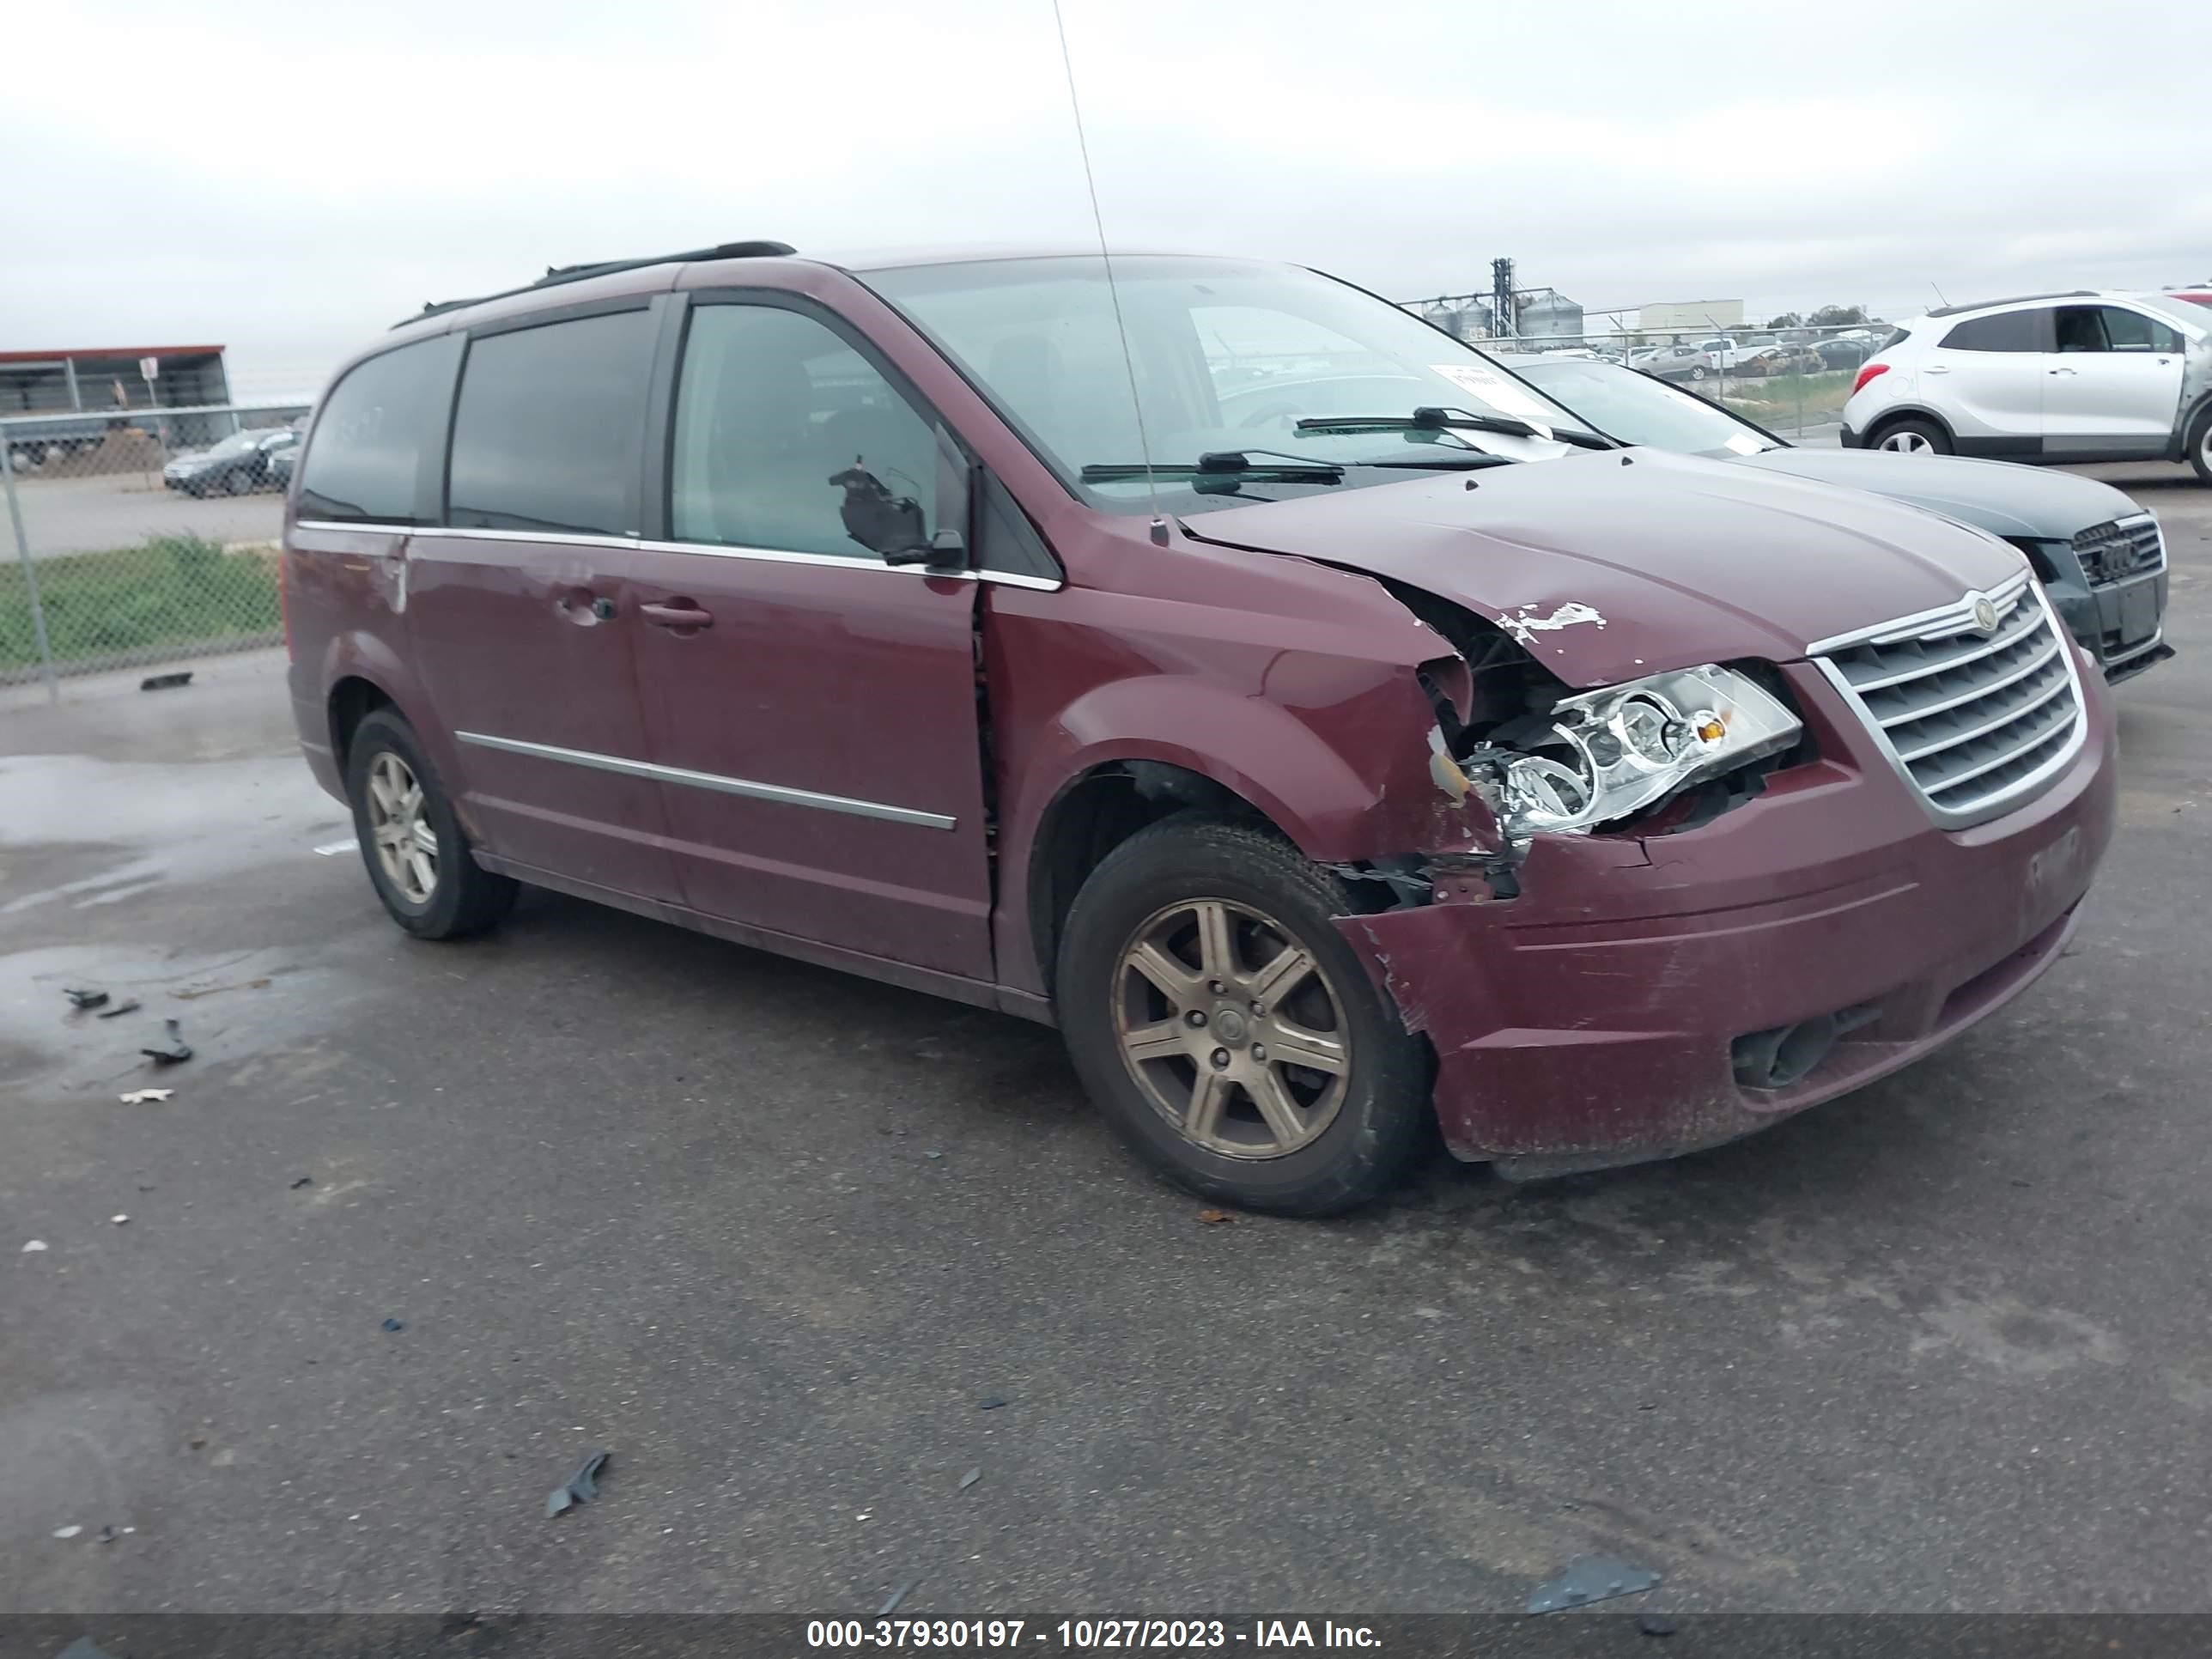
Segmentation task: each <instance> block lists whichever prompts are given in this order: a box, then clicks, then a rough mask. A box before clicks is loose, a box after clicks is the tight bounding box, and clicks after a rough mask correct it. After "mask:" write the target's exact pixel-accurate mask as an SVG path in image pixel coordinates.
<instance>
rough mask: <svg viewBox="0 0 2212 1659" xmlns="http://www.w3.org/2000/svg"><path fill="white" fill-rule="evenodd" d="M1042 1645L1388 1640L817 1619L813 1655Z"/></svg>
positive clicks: (1127, 1623)
mask: <svg viewBox="0 0 2212 1659" xmlns="http://www.w3.org/2000/svg"><path fill="white" fill-rule="evenodd" d="M1024 1644H1044V1645H1046V1646H1048V1647H1053V1648H1065V1649H1072V1650H1081V1651H1086V1652H1087V1651H1091V1650H1097V1649H1112V1648H1130V1649H1164V1650H1183V1649H1188V1648H1226V1647H1231V1646H1241V1647H1248V1648H1367V1649H1375V1648H1379V1647H1381V1646H1382V1638H1380V1637H1378V1636H1377V1635H1376V1633H1375V1631H1374V1629H1373V1628H1372V1627H1371V1626H1367V1625H1340V1624H1337V1623H1335V1622H1334V1621H1333V1620H1326V1619H1324V1620H1307V1619H1262V1620H1255V1621H1254V1622H1253V1623H1252V1624H1251V1625H1249V1626H1231V1624H1229V1623H1228V1622H1227V1621H1226V1620H1220V1619H1062V1620H1056V1621H1053V1622H1049V1623H1048V1622H1046V1621H1044V1620H1028V1619H871V1620H860V1619H811V1620H808V1621H807V1624H806V1645H807V1646H809V1647H810V1648H955V1649H957V1648H1019V1647H1021V1646H1023V1645H1024Z"/></svg>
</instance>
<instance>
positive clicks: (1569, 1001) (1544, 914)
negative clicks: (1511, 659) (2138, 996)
mask: <svg viewBox="0 0 2212 1659" xmlns="http://www.w3.org/2000/svg"><path fill="white" fill-rule="evenodd" d="M2085 678H2086V677H2085ZM2087 697H2088V703H2089V713H2090V716H2091V720H2092V722H2093V724H2092V737H2091V740H2090V741H2089V742H2087V743H2086V744H2083V746H2082V747H2081V750H2080V751H2079V752H2078V753H2077V754H2076V756H2075V758H2074V760H2073V762H2072V763H2071V764H2070V765H2069V767H2068V768H2067V769H2066V770H2065V771H2064V772H2063V774H2062V775H2060V776H2059V777H2058V778H2057V780H2056V781H2054V782H2053V783H2052V784H2051V786H2050V787H2048V788H2047V789H2046V790H2045V792H2044V793H2042V794H2041V795H2039V796H2038V797H2037V798H2036V799H2033V801H2030V802H2028V803H2027V804H2026V805H2022V806H2021V807H2019V808H2017V809H2015V811H2011V812H2009V813H2008V814H2006V815H2005V816H2004V817H1999V818H1996V819H1992V820H1990V822H1988V823H1981V824H1977V825H1974V826H1972V828H1970V829H1960V830H1947V829H1939V828H1937V827H1936V825H1935V824H1933V823H1931V822H1930V821H1929V818H1928V817H1927V815H1926V813H1925V812H1924V811H1923V810H1922V808H1921V807H1920V805H1919V804H1918V802H1917V800H1916V799H1913V798H1912V797H1911V795H1910V794H1908V793H1906V792H1905V790H1904V789H1903V788H1902V787H1900V786H1899V782H1898V781H1897V780H1896V778H1895V777H1894V775H1893V774H1892V772H1891V771H1890V769H1889V768H1888V767H1887V764H1886V763H1884V761H1883V760H1882V758H1881V756H1880V755H1879V754H1878V753H1876V752H1875V751H1874V750H1872V749H1871V748H1870V747H1869V745H1868V744H1867V740H1866V739H1865V738H1863V735H1860V734H1855V733H1850V732H1839V733H1837V734H1836V735H1838V736H1839V737H1840V738H1841V739H1842V741H1841V743H1840V744H1835V745H1830V746H1827V747H1826V750H1825V752H1826V754H1827V755H1828V756H1829V757H1828V758H1823V759H1821V760H1820V761H1817V762H1815V763H1811V764H1808V765H1802V766H1798V767H1794V768H1791V769H1788V770H1786V771H1784V772H1780V773H1777V774H1775V775H1773V776H1772V777H1771V778H1770V779H1769V780H1768V781H1767V786H1766V788H1765V793H1762V794H1761V795H1759V797H1758V798H1757V799H1753V800H1751V801H1749V802H1747V803H1746V804H1745V805H1741V806H1739V807H1737V808H1735V810H1733V811H1729V812H1728V813H1726V814H1724V815H1723V817H1719V818H1717V819H1716V820H1714V821H1712V822H1711V823H1706V824H1704V825H1702V826H1701V827H1699V828H1698V829H1694V830H1690V831H1686V832H1684V833H1681V834H1678V835H1673V836H1652V837H1648V838H1644V839H1638V838H1634V837H1630V836H1539V837H1537V838H1536V839H1535V841H1534V842H1533V843H1532V844H1531V845H1530V847H1529V848H1528V854H1527V857H1526V858H1525V859H1524V860H1522V862H1521V864H1520V865H1519V866H1518V869H1517V872H1516V876H1517V883H1518V888H1519V892H1518V896H1515V897H1513V898H1510V900H1508V899H1500V898H1498V896H1496V895H1495V891H1494V890H1493V888H1492V884H1491V883H1490V882H1489V881H1487V880H1486V879H1485V878H1483V876H1482V875H1481V874H1480V873H1479V872H1477V871H1476V870H1475V869H1474V867H1472V866H1470V867H1468V868H1467V869H1465V870H1463V871H1462V870H1459V869H1455V868H1449V867H1443V866H1439V867H1437V868H1436V869H1435V870H1434V872H1433V876H1434V889H1433V895H1432V902H1430V903H1428V904H1426V905H1423V906H1419V907H1415V908H1398V909H1394V910H1389V911H1386V912H1383V913H1382V914H1380V915H1358V916H1345V917H1342V918H1340V919H1339V921H1338V926H1339V927H1340V929H1342V931H1343V932H1344V933H1345V934H1346V936H1347V937H1348V938H1349V939H1351V941H1352V944H1353V945H1354V947H1355V948H1356V949H1358V951H1360V952H1361V953H1362V955H1363V957H1364V958H1365V960H1366V962H1367V963H1368V966H1369V969H1370V972H1372V973H1373V975H1374V976H1375V979H1376V983H1377V984H1378V985H1381V986H1383V987H1385V988H1386V989H1387V991H1388V993H1389V995H1390V996H1391V998H1392V999H1393V1000H1395V1003H1396V1006H1397V1007H1398V1009H1399V1012H1400V1013H1401V1016H1402V1018H1404V1019H1405V1021H1406V1024H1407V1026H1408V1027H1409V1028H1411V1029H1413V1030H1419V1031H1423V1032H1425V1033H1426V1034H1427V1035H1428V1036H1429V1038H1430V1040H1431V1042H1432V1043H1433V1045H1434V1047H1435V1049H1436V1054H1437V1084H1436V1107H1437V1116H1438V1118H1439V1120H1440V1121H1441V1123H1442V1126H1443V1134H1444V1139H1445V1140H1446V1142H1447V1144H1449V1146H1450V1147H1451V1149H1452V1151H1453V1152H1455V1154H1457V1155H1458V1156H1459V1157H1461V1158H1468V1159H1488V1160H1493V1161H1495V1162H1497V1163H1498V1165H1499V1166H1500V1168H1501V1170H1503V1171H1504V1173H1506V1174H1508V1175H1511V1176H1538V1175H1549V1174H1558V1173H1565V1171H1567V1170H1573V1169H1583V1168H1596V1167H1601V1166H1604V1165H1607V1164H1625V1163H1635V1162H1640V1161H1643V1160H1646V1159H1651V1158H1668V1157H1672V1156H1674V1155H1676V1154H1678V1153H1681V1152H1690V1151H1693V1150H1695V1149H1697V1148H1699V1147H1702V1146H1713V1145H1715V1144H1717V1143H1719V1142H1722V1141H1725V1140H1729V1139H1735V1137H1737V1136H1740V1135H1743V1134H1747V1133H1750V1132H1752V1131H1753V1130H1755V1129H1759V1128H1762V1127H1765V1126H1766V1125H1768V1124H1770V1123H1773V1122H1775V1121H1778V1120H1780V1119H1781V1118H1784V1117H1786V1116H1788V1115H1790V1114H1791V1113H1794V1112H1797V1111H1801V1110H1802V1109H1805V1108H1807V1107H1808V1106H1812V1105H1814V1104H1817V1103H1820V1102H1821V1101H1824V1100H1827V1099H1830V1098H1832V1097H1834V1096H1836V1095H1838V1094H1842V1093H1844V1092H1845V1091H1849V1090H1851V1089H1854V1088H1857V1087H1858V1086H1860V1085H1863V1084H1865V1083H1868V1082H1870V1081H1872V1080H1873V1079H1875V1078H1878V1077H1881V1076H1882V1075H1883V1074H1885V1073H1888V1072H1892V1071H1894V1070H1896V1069H1897V1068H1898V1067H1899V1066H1904V1065H1906V1064H1908V1063H1910V1062H1911V1060H1916V1059H1917V1058H1919V1057H1920V1056H1921V1055H1923V1054H1927V1053H1928V1052H1929V1051H1930V1050H1932V1049H1934V1048H1938V1047H1940V1046H1941V1045H1942V1044H1943V1043H1944V1042H1948V1041H1949V1040H1950V1039H1951V1038H1952V1037H1954V1036H1957V1035H1958V1034H1959V1033H1960V1031H1962V1030H1965V1029H1966V1027H1967V1026H1969V1025H1971V1024H1973V1023H1974V1022H1975V1021H1976V1020H1978V1019H1980V1018H1983V1017H1984V1016H1985V1015H1987V1014H1989V1013H1990V1012H1994V1011H1995V1010H1996V1009H1997V1008H1999V1007H2001V1006H2003V1004H2004V1003H2005V1002H2007V1001H2008V1000H2010V999H2011V998H2012V997H2014V996H2015V995H2017V994H2019V993H2020V992H2021V991H2022V990H2024V989H2026V988H2027V986H2028V985H2030V984H2031V983H2033V981H2034V980H2035V979H2036V978H2037V977H2038V976H2039V975H2041V974H2042V973H2043V972H2044V970H2045V969H2048V968H2049V967H2050V966H2051V963H2053V962H2055V961H2056V960H2057V956H2058V952H2059V949H2060V947H2061V946H2062V945H2063V943H2064V941H2065V939H2066V936H2067V934H2068V933H2069V931H2070V929H2071V927H2072V926H2073V921H2074V917H2075V909H2076V907H2077V906H2078V904H2079V903H2080V902H2081V897H2082V896H2083V894H2084V893H2085V892H2086V891H2087V889H2088V885H2089V881H2090V878H2091V876H2092V875H2093V873H2094V872H2095V870H2096V867H2097V865H2098V862H2099V861H2100V859H2101V858H2102V857H2103V854H2104V852H2105V848H2106V845H2107V843H2108V842H2110V840H2111V837H2112V823H2113V817H2114V810H2115V808H2114V801H2115V796H2116V790H2117V784H2116V779H2115V774H2114V767H2113V764H2112V757H2113V747H2112V705H2111V703H2110V702H2109V700H2108V699H2106V697H2105V696H2104V695H2103V694H2102V690H2101V688H2097V689H2095V690H2088V692H2087ZM1801 1028H1802V1030H1801ZM1808 1032H1809V1033H1810V1034H1811V1035H1810V1036H1804V1037H1803V1040H1802V1041H1795V1039H1796V1038H1797V1037H1799V1036H1803V1033H1808ZM1785 1039H1790V1041H1785ZM1793 1042H1794V1046H1793ZM1778 1048H1782V1049H1784V1050H1785V1051H1787V1052H1788V1053H1789V1054H1790V1057H1791V1058H1792V1059H1793V1060H1795V1061H1799V1062H1802V1061H1809V1062H1810V1063H1809V1064H1805V1065H1803V1066H1802V1070H1801V1069H1799V1068H1798V1067H1797V1066H1796V1065H1785V1066H1776V1065H1775V1064H1774V1057H1775V1054H1776V1051H1777V1049H1778ZM1793 1073H1794V1074H1793ZM1747 1076H1751V1077H1756V1078H1757V1079H1758V1081H1757V1082H1756V1083H1749V1082H1747V1081H1746V1080H1745V1079H1746V1078H1747Z"/></svg>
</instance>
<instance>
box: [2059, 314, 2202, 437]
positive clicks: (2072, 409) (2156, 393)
mask: <svg viewBox="0 0 2212 1659" xmlns="http://www.w3.org/2000/svg"><path fill="white" fill-rule="evenodd" d="M2054 343H2055V344H2056V346H2057V349H2056V350H2055V351H2052V352H2050V353H2049V354H2048V355H2046V356H2045V358H2044V359H2043V371H2044V382H2043V439H2044V442H2043V447H2044V449H2045V452H2046V453H2050V454H2053V455H2102V454H2113V455H2155V454H2158V453H2162V452H2163V451H2164V450H2165V449H2166V445H2167V444H2168V442H2169V441H2171V440H2172V436H2173V423H2174V421H2175V419H2176V418H2177V417H2178V416H2179V413H2180V409H2181V371H2182V356H2181V348H2182V341H2181V337H2180V335H2179V333H2177V332H2176V331H2174V330H2173V329H2172V328H2169V327H2168V326H2167V325H2166V324H2164V323H2161V322H2160V321H2158V320H2157V319H2154V318H2151V317H2147V316H2145V315H2144V314H2143V313H2142V312H2139V311H2131V310H2130V309H2128V308H2127V307H2124V306H2108V305H2099V306H2062V307H2059V310H2058V318H2057V338H2056V340H2055V342H2054Z"/></svg>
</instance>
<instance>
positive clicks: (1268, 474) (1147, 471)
mask: <svg viewBox="0 0 2212 1659" xmlns="http://www.w3.org/2000/svg"><path fill="white" fill-rule="evenodd" d="M1279 453H1281V452H1280V451H1279V450H1272V449H1249V450H1247V449H1217V450H1212V451H1209V452H1208V453H1206V454H1203V455H1201V456H1200V457H1199V458H1198V459H1197V460H1196V461H1195V462H1191V463H1173V462H1164V461H1162V462H1155V463H1153V464H1152V465H1146V464H1145V463H1143V462H1141V461H1094V462H1092V463H1091V465H1088V466H1086V467H1085V468H1084V469H1083V471H1081V472H1079V474H1077V475H1076V476H1077V477H1079V478H1081V479H1082V480H1083V482H1084V483H1120V482H1122V481H1123V480H1126V479H1129V478H1166V479H1169V480H1170V481H1172V482H1176V483H1188V484H1189V485H1190V486H1191V488H1192V489H1194V490H1195V491H1196V492H1197V493H1198V494H1200V495H1234V494H1236V492H1237V487H1238V486H1239V485H1240V484H1243V483H1331V484H1333V483H1343V482H1344V468H1343V467H1342V466H1340V465H1338V464H1337V463H1336V462H1334V461H1317V460H1313V459H1309V458H1307V457H1304V456H1298V455H1291V456H1286V457H1285V459H1283V460H1282V461H1280V462H1275V461H1261V462H1259V463H1257V464H1255V462H1254V461H1253V459H1252V457H1253V456H1255V455H1275V454H1279Z"/></svg>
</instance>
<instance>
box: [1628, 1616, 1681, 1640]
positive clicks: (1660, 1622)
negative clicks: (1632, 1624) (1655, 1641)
mask: <svg viewBox="0 0 2212 1659" xmlns="http://www.w3.org/2000/svg"><path fill="white" fill-rule="evenodd" d="M1636 1628H1637V1629H1638V1630H1640V1631H1642V1632H1644V1634H1645V1635H1646V1636H1672V1635H1673V1634H1674V1620H1671V1619H1662V1618H1661V1617H1660V1616H1659V1615H1658V1614H1657V1613H1651V1614H1649V1615H1647V1616H1646V1617H1645V1619H1644V1622H1643V1623H1642V1624H1640V1625H1638V1626H1637V1627H1636Z"/></svg>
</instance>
